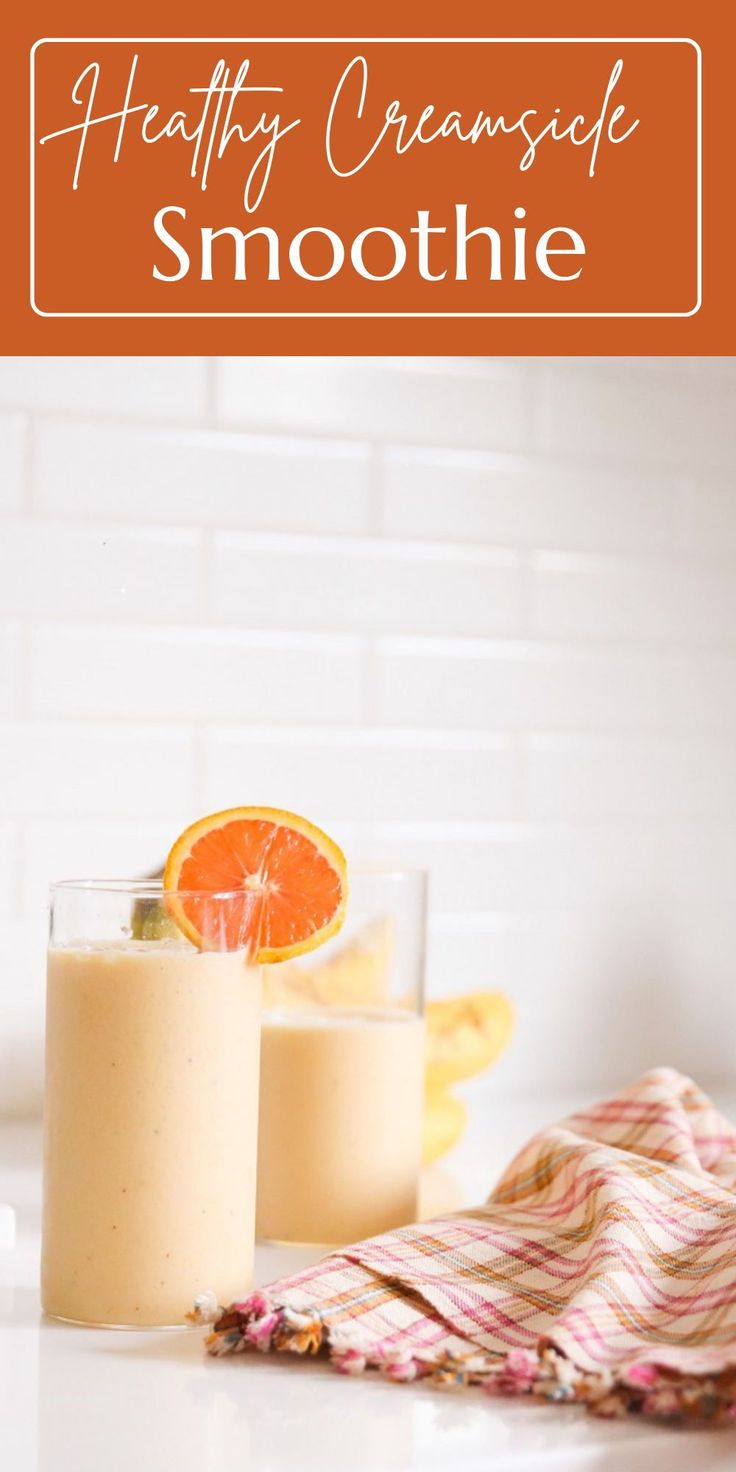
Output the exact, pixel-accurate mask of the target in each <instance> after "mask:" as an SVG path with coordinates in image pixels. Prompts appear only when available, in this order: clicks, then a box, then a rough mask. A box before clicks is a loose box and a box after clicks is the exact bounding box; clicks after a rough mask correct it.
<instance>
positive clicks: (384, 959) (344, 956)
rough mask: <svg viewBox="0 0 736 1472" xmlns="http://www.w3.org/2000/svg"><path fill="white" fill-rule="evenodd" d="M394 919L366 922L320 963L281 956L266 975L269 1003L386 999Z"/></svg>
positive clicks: (358, 1003)
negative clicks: (279, 960)
mask: <svg viewBox="0 0 736 1472" xmlns="http://www.w3.org/2000/svg"><path fill="white" fill-rule="evenodd" d="M392 956H393V922H392V921H391V919H390V918H389V917H388V916H386V917H384V918H382V919H380V920H374V921H373V922H372V923H371V924H370V925H366V926H365V927H364V928H363V930H361V931H359V933H358V934H357V935H356V936H355V938H354V939H353V940H351V941H350V942H349V943H348V944H347V945H344V946H342V947H341V948H340V950H336V951H335V952H334V954H333V955H331V956H329V957H328V959H327V960H326V961H323V962H322V964H321V965H320V966H309V965H298V966H297V965H294V964H292V963H291V962H288V961H282V962H281V964H280V965H276V966H270V967H269V969H268V971H266V972H265V974H264V978H263V1000H264V1005H265V1006H266V1007H371V1006H377V1005H379V1004H380V1003H381V1002H384V1001H385V1000H386V994H387V987H388V975H389V971H390V968H391V960H392Z"/></svg>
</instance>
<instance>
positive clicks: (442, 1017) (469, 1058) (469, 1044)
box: [426, 992, 514, 1088]
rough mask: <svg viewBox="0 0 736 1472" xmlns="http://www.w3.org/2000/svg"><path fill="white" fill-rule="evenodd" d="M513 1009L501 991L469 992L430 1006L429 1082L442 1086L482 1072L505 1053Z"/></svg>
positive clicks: (427, 1075) (427, 1077)
mask: <svg viewBox="0 0 736 1472" xmlns="http://www.w3.org/2000/svg"><path fill="white" fill-rule="evenodd" d="M513 1027H514V1009H513V1007H512V1005H511V1002H510V1001H509V999H508V997H505V996H504V995H503V993H502V992H470V993H468V995H467V996H465V997H449V998H447V1000H445V1001H442V1002H430V1003H429V1004H428V1006H427V1073H426V1080H427V1085H428V1087H430V1088H443V1087H445V1086H446V1085H447V1084H452V1083H456V1082H457V1081H458V1079H462V1078H471V1077H472V1075H473V1074H474V1073H482V1072H483V1070H484V1069H485V1068H488V1067H489V1065H490V1064H491V1063H494V1062H495V1060H496V1059H497V1058H498V1057H499V1055H500V1054H501V1053H502V1052H503V1050H504V1048H505V1047H506V1044H507V1043H508V1041H509V1038H510V1037H511V1033H512V1031H513Z"/></svg>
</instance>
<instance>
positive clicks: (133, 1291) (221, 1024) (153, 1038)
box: [42, 881, 261, 1326]
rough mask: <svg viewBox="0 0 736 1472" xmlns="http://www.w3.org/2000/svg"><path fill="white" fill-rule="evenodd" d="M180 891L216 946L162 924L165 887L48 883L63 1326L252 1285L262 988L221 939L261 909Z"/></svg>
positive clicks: (177, 1313)
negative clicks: (247, 911) (236, 920)
mask: <svg viewBox="0 0 736 1472" xmlns="http://www.w3.org/2000/svg"><path fill="white" fill-rule="evenodd" d="M183 898H184V900H185V901H186V900H189V901H190V902H191V904H192V905H194V906H198V907H199V908H198V913H199V915H200V916H201V917H202V920H203V921H206V925H203V929H205V930H206V933H207V935H208V946H207V949H202V950H200V949H197V948H196V947H195V946H194V945H191V944H190V943H189V941H188V940H186V939H185V938H184V937H183V935H181V933H179V932H178V931H177V929H176V927H175V926H174V925H173V923H171V922H169V921H168V918H167V911H166V904H165V900H164V897H163V896H162V893H161V886H160V885H151V884H137V883H127V882H120V883H117V884H116V883H95V882H92V881H88V882H85V883H72V884H60V885H55V886H54V888H53V890H52V909H51V939H50V947H49V955H48V984H47V1021H46V1103H45V1170H44V1175H45V1183H44V1186H45V1189H44V1223H43V1254H42V1301H43V1307H44V1310H45V1312H46V1313H47V1314H50V1315H53V1316H55V1317H57V1318H62V1319H66V1320H72V1321H75V1322H81V1323H87V1324H101V1325H117V1326H148V1325H175V1324H181V1323H182V1322H183V1320H184V1317H185V1315H186V1313H187V1311H188V1310H189V1309H190V1308H191V1307H192V1305H193V1301H194V1298H195V1297H196V1296H197V1295H199V1294H202V1293H206V1292H208V1291H212V1292H214V1294H215V1296H216V1298H217V1301H218V1303H229V1302H230V1301H231V1300H232V1299H233V1298H235V1297H237V1296H238V1295H240V1294H242V1293H243V1292H244V1291H245V1290H247V1288H248V1286H249V1284H250V1283H251V1281H252V1269H253V1245H254V1223H255V1194H256V1142H257V1118H258V1066H259V1042H260V1016H261V980H260V969H259V968H258V967H257V966H254V965H253V964H251V958H250V955H249V953H248V951H247V950H246V949H244V948H240V949H232V948H228V946H231V940H229V941H228V940H227V939H226V937H228V936H230V937H231V936H232V919H233V914H234V908H233V907H237V906H240V910H239V911H238V912H237V913H238V916H240V914H241V913H242V910H243V906H247V905H250V904H253V903H255V902H256V901H255V899H254V898H253V897H249V896H247V895H244V894H243V893H242V892H239V893H238V894H231V895H228V894H222V895H211V894H206V895H205V894H202V895H201V896H200V895H194V896H186V895H184V896H183ZM244 933H252V927H251V926H249V925H246V926H244ZM219 935H221V936H222V944H218V936H219Z"/></svg>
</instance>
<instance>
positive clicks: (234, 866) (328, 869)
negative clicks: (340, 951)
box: [164, 813, 346, 961]
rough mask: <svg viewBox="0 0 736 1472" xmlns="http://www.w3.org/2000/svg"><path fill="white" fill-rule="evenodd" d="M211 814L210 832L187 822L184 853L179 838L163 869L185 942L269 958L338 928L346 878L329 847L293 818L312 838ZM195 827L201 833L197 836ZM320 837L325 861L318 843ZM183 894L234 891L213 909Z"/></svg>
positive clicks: (273, 824) (272, 824)
mask: <svg viewBox="0 0 736 1472" xmlns="http://www.w3.org/2000/svg"><path fill="white" fill-rule="evenodd" d="M287 816H291V815H286V814H285V815H284V819H286V818H287ZM219 817H220V815H215V817H214V818H213V819H212V820H211V821H212V826H211V827H207V824H208V821H209V820H207V819H203V820H202V822H201V823H198V824H195V825H194V831H193V832H192V842H191V846H190V847H189V848H188V849H187V848H186V843H187V834H184V835H182V838H181V839H179V841H178V843H177V844H175V845H174V848H173V849H172V852H171V854H170V856H169V860H168V862H167V865H166V874H165V878H164V883H165V887H166V888H167V889H169V888H171V889H174V890H175V891H178V893H176V895H175V896H174V895H172V896H171V897H170V901H169V905H170V908H171V909H172V911H173V913H174V915H175V917H176V918H177V919H178V921H179V923H180V924H182V928H184V929H185V931H186V933H188V934H189V937H190V939H192V940H195V943H197V944H200V945H201V944H204V945H205V946H208V945H209V946H211V945H213V944H215V945H218V946H219V947H221V948H225V949H228V950H235V949H238V948H239V947H245V948H247V949H250V950H251V951H257V952H258V957H257V958H258V959H259V960H264V961H270V960H279V959H282V958H284V957H285V956H287V955H295V954H298V953H299V952H300V951H301V950H309V949H311V948H312V946H314V945H315V944H319V941H320V938H322V935H323V932H327V933H328V934H333V933H334V931H335V930H336V929H338V928H339V925H340V923H341V920H342V910H344V905H345V898H346V881H345V865H344V859H343V857H342V854H341V853H340V850H339V849H338V848H337V847H336V845H334V844H332V843H331V841H330V840H329V839H326V837H325V835H322V834H321V833H320V832H319V830H318V829H311V825H309V824H307V823H306V822H304V820H299V819H295V820H294V821H296V822H302V823H303V826H304V827H305V828H306V829H307V830H310V829H311V832H313V833H314V838H312V837H311V836H310V832H309V831H307V832H303V831H301V830H300V829H299V828H296V827H291V826H290V825H289V823H288V822H287V821H283V822H282V821H278V820H273V819H270V818H269V819H267V818H263V817H256V816H253V817H247V816H240V815H237V816H235V815H233V816H232V818H229V816H228V814H227V813H224V814H222V815H221V817H222V820H223V821H221V822H218V818H219ZM197 829H201V830H204V831H202V832H201V836H199V837H198V836H197V834H196V830H197ZM188 831H189V830H188ZM315 839H316V840H317V841H315ZM322 839H323V840H324V844H325V846H326V847H328V848H329V857H328V856H327V855H326V854H325V853H324V852H322V851H321V847H320V846H318V842H319V840H322ZM182 847H184V848H185V852H184V854H183V857H181V859H180V860H179V857H178V856H179V854H181V849H182ZM188 890H190V891H191V890H197V891H207V893H208V894H216V893H219V894H223V893H227V892H229V891H237V892H238V893H236V894H235V895H234V896H233V898H232V899H231V900H230V901H228V902H227V903H223V902H219V903H217V904H215V903H214V902H213V901H208V899H207V897H206V895H205V896H201V895H192V894H186V893H185V892H186V891H188ZM324 938H325V939H326V935H325V936H324Z"/></svg>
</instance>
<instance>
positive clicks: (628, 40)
mask: <svg viewBox="0 0 736 1472" xmlns="http://www.w3.org/2000/svg"><path fill="white" fill-rule="evenodd" d="M80 42H81V43H82V44H84V45H88V44H91V45H102V44H103V43H104V44H107V45H121V46H130V45H134V46H139V45H143V46H161V45H176V46H186V45H197V44H200V43H202V42H207V43H212V44H216V43H218V42H221V43H222V44H223V45H246V46H251V45H268V46H274V45H284V44H290V45H294V44H298V45H304V46H309V45H325V44H328V45H329V44H339V45H348V46H351V45H368V44H375V43H378V44H380V45H387V44H390V45H394V46H407V45H426V46H453V45H474V46H478V45H483V46H519V45H536V46H539V45H551V46H575V45H585V46H591V45H609V46H610V45H616V44H619V43H620V44H622V45H624V44H625V45H627V46H631V45H641V46H692V48H693V50H694V51H695V54H696V56H697V98H696V128H697V145H696V146H697V224H696V230H697V267H696V275H697V284H696V301H695V306H694V307H691V308H690V310H689V311H686V312H45V311H43V310H42V308H41V307H39V306H38V304H37V302H36V261H35V190H36V178H35V132H36V130H35V63H36V52H37V51H39V50H40V48H41V47H42V46H65V45H74V44H78V43H80ZM30 104H31V105H30V306H31V310H32V311H33V312H34V313H35V315H36V316H37V317H74V318H81V317H104V318H114V317H159V318H163V319H166V318H167V317H171V318H174V317H193V318H215V317H251V318H254V317H261V318H277V317H281V318H286V319H292V320H294V319H296V318H299V317H302V318H310V317H311V318H316V317H321V318H329V319H332V320H338V319H340V318H351V319H354V318H367V319H369V320H370V319H371V318H376V319H379V318H387V317H393V318H420V317H434V318H440V319H445V320H450V319H453V318H460V317H464V318H502V317H517V318H518V317H526V318H530V317H531V318H559V317H573V318H586V317H587V318H590V317H595V318H602V317H618V318H621V317H627V318H631V317H646V318H653V317H680V318H684V317H694V316H696V315H697V313H698V312H699V311H700V309H701V307H702V305H703V53H702V49H701V47H700V45H699V43H698V42H697V41H694V40H693V38H692V37H691V36H43V37H41V38H40V39H39V40H37V41H34V43H33V45H32V47H31V51H30Z"/></svg>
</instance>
